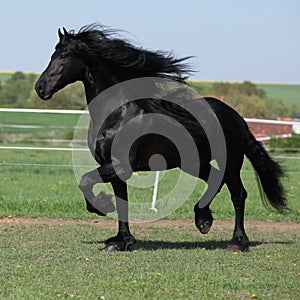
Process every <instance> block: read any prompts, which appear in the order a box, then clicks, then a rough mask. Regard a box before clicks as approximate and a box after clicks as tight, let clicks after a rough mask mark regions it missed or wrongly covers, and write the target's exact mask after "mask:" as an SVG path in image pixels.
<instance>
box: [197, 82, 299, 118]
mask: <svg viewBox="0 0 300 300" xmlns="http://www.w3.org/2000/svg"><path fill="white" fill-rule="evenodd" d="M192 86H193V87H194V88H195V89H196V90H197V91H198V92H199V93H200V94H201V95H204V96H205V95H210V96H216V97H219V98H221V99H222V101H224V102H225V103H227V104H228V105H230V106H232V107H233V108H234V109H236V110H237V111H238V112H239V113H240V114H241V115H242V116H244V117H256V118H277V117H292V116H293V114H294V113H295V112H297V111H298V112H299V111H300V106H298V105H295V104H292V105H290V104H286V103H284V102H283V101H281V100H277V99H271V98H268V97H267V95H266V92H265V91H264V90H263V89H260V88H257V86H256V85H255V84H253V83H252V82H250V81H244V82H243V83H229V82H214V83H213V84H212V85H211V86H206V85H201V84H193V83H192Z"/></svg>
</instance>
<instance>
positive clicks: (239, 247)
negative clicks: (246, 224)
mask: <svg viewBox="0 0 300 300" xmlns="http://www.w3.org/2000/svg"><path fill="white" fill-rule="evenodd" d="M249 244H250V243H249V240H248V238H239V239H236V238H233V239H232V240H231V241H230V243H229V244H228V246H227V249H226V250H227V251H229V252H247V251H249Z"/></svg>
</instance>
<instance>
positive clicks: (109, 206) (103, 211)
mask: <svg viewBox="0 0 300 300" xmlns="http://www.w3.org/2000/svg"><path fill="white" fill-rule="evenodd" d="M86 209H87V210H88V211H89V212H91V213H95V214H97V215H99V216H106V215H107V214H108V213H111V212H113V211H115V210H116V208H115V205H114V203H113V202H112V195H108V194H105V193H104V192H101V193H100V194H99V195H97V196H96V197H95V198H93V199H92V201H89V200H87V199H86Z"/></svg>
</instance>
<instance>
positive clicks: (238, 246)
mask: <svg viewBox="0 0 300 300" xmlns="http://www.w3.org/2000/svg"><path fill="white" fill-rule="evenodd" d="M226 185H227V187H228V189H229V191H230V194H231V200H232V203H233V206H234V210H235V226H234V232H233V237H232V239H231V241H230V243H229V245H228V247H227V250H229V251H248V250H249V239H248V237H247V235H246V232H245V228H244V211H245V200H246V198H247V191H246V190H245V188H244V186H243V183H242V180H241V177H240V174H239V172H238V173H237V174H236V175H234V176H232V177H231V178H229V179H228V180H226Z"/></svg>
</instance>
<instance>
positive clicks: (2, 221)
mask: <svg viewBox="0 0 300 300" xmlns="http://www.w3.org/2000/svg"><path fill="white" fill-rule="evenodd" d="M7 224H29V225H34V224H36V225H50V226H63V225H80V224H90V225H93V226H99V227H102V228H110V229H111V228H114V227H115V226H116V225H117V221H116V220H103V219H62V218H17V217H6V218H0V226H5V225H7ZM193 226H194V221H193V220H159V221H155V222H149V223H133V224H132V227H157V228H159V227H174V228H183V227H193ZM213 226H214V227H216V228H220V229H227V228H233V227H234V221H233V220H232V221H228V220H215V221H214V224H213ZM245 228H246V230H247V229H249V228H252V229H253V228H257V229H258V230H259V231H273V230H276V231H288V230H294V231H299V230H300V223H297V222H275V221H271V220H267V221H256V220H251V221H246V222H245Z"/></svg>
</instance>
